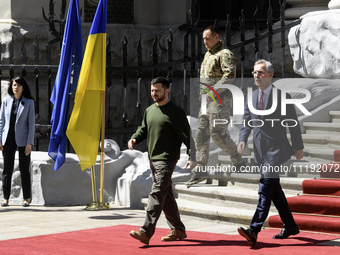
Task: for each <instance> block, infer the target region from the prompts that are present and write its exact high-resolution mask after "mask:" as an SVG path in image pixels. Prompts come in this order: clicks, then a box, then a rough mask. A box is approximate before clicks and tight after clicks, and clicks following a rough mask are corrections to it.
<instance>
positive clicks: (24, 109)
mask: <svg viewBox="0 0 340 255" xmlns="http://www.w3.org/2000/svg"><path fill="white" fill-rule="evenodd" d="M13 100H14V99H13V97H11V96H10V97H6V98H5V99H3V100H2V105H1V109H0V141H1V142H2V145H5V143H6V140H7V136H8V131H9V126H10V118H11V112H12V105H13ZM14 131H15V142H16V144H17V146H18V147H24V146H26V145H27V144H32V145H33V144H34V134H35V109H34V101H33V100H32V99H28V98H25V97H22V98H21V101H20V104H19V108H18V113H17V117H16V121H15V130H14Z"/></svg>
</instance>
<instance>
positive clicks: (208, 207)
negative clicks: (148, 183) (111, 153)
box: [142, 174, 304, 226]
mask: <svg viewBox="0 0 340 255" xmlns="http://www.w3.org/2000/svg"><path fill="white" fill-rule="evenodd" d="M232 179H233V182H229V184H228V185H227V186H226V187H220V186H218V185H217V181H213V183H212V184H204V183H199V184H197V185H194V186H192V187H190V188H187V187H186V186H185V185H184V184H183V183H177V184H174V187H173V190H174V194H175V196H176V197H177V198H176V201H177V204H178V208H179V211H180V213H181V214H185V215H191V216H195V217H202V218H206V219H210V220H221V221H227V222H235V223H239V224H246V225H247V224H249V222H250V221H251V219H252V217H253V214H254V212H255V209H256V204H257V199H258V194H257V192H258V182H259V178H253V177H252V178H245V177H244V176H243V175H240V174H235V175H234V177H232ZM303 180H304V179H303V178H282V179H281V186H282V188H283V190H284V192H285V194H286V196H287V197H291V196H296V195H298V194H301V193H302V189H301V184H302V181H303ZM147 202H148V199H147V198H143V199H142V203H143V204H144V206H145V207H146V205H147ZM275 214H277V210H276V208H275V207H274V206H273V205H272V206H271V208H270V212H269V215H275ZM265 226H267V223H265Z"/></svg>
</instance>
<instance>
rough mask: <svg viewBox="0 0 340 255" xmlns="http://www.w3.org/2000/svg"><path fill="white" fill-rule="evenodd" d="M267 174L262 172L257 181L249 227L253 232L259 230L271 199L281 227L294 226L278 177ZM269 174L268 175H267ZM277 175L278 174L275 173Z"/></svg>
mask: <svg viewBox="0 0 340 255" xmlns="http://www.w3.org/2000/svg"><path fill="white" fill-rule="evenodd" d="M265 176H268V175H266V174H263V173H262V177H261V179H260V182H259V192H258V194H259V200H258V202H257V207H256V211H255V214H254V216H253V218H252V220H251V223H250V227H251V228H252V229H253V230H254V231H255V232H260V231H261V227H262V225H263V223H264V221H265V220H266V219H267V216H268V213H269V209H270V205H271V202H272V201H273V203H274V205H275V207H276V209H277V210H278V212H279V215H280V217H281V220H282V222H283V227H284V228H286V227H294V226H296V223H295V220H294V218H293V215H292V213H291V211H290V208H289V205H288V202H287V199H286V196H285V194H284V192H283V190H282V188H281V184H280V178H279V177H276V178H273V177H265ZM269 176H270V175H269ZM277 176H278V175H277Z"/></svg>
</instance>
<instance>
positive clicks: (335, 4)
mask: <svg viewBox="0 0 340 255" xmlns="http://www.w3.org/2000/svg"><path fill="white" fill-rule="evenodd" d="M328 8H329V9H330V10H333V9H340V0H331V1H329V3H328Z"/></svg>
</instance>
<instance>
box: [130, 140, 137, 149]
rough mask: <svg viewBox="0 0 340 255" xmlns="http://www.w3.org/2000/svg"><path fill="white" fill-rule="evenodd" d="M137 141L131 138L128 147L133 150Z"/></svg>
mask: <svg viewBox="0 0 340 255" xmlns="http://www.w3.org/2000/svg"><path fill="white" fill-rule="evenodd" d="M135 143H136V139H130V140H129V141H128V147H129V149H130V150H133V145H134V144H135Z"/></svg>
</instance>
